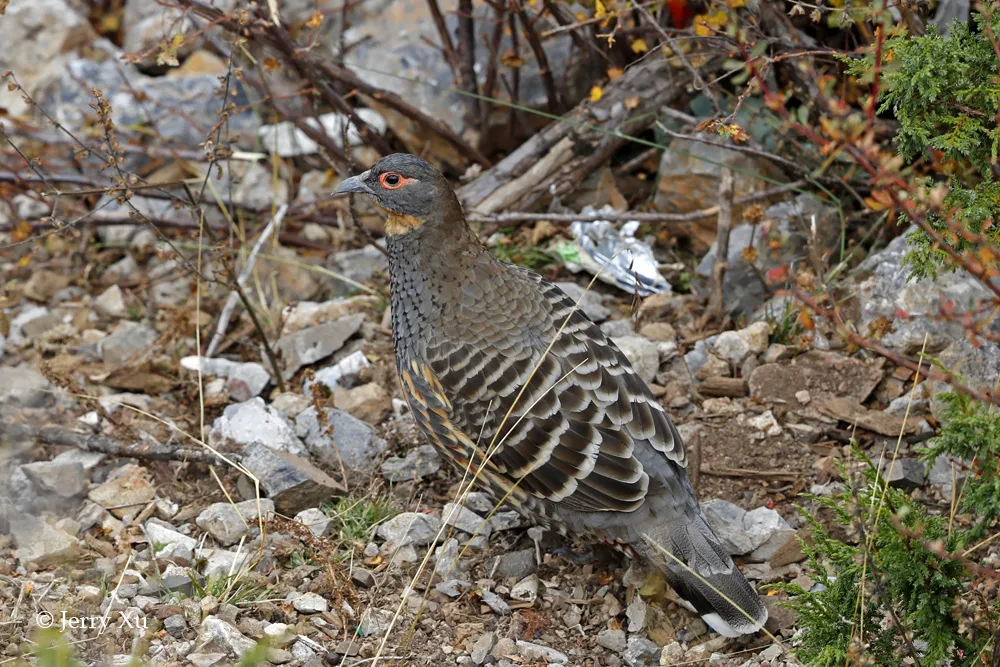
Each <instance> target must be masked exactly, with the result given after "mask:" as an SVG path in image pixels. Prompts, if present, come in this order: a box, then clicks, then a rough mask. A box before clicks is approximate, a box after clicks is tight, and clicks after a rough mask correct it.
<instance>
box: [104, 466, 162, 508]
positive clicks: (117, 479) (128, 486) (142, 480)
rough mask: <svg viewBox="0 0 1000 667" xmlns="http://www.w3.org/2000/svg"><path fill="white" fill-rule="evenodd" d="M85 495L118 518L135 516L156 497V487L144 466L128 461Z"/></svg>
mask: <svg viewBox="0 0 1000 667" xmlns="http://www.w3.org/2000/svg"><path fill="white" fill-rule="evenodd" d="M87 497H88V498H90V500H91V501H93V502H95V503H97V504H98V505H100V506H101V507H104V508H105V509H109V508H111V509H110V512H111V513H112V514H114V515H115V516H116V517H118V518H119V519H120V518H122V517H125V516H130V517H131V516H135V515H136V514H138V513H139V512H140V511H141V510H142V506H143V505H144V504H145V503H148V502H149V501H151V500H152V499H153V498H155V497H156V489H155V487H153V483H152V482H151V481H150V475H149V471H148V470H147V469H146V468H143V467H141V466H138V465H136V464H134V463H129V464H127V465H124V466H122V467H120V468H117V469H116V470H115V471H114V472H113V473H112V475H111V477H109V478H108V481H106V482H105V483H104V484H101V485H100V486H98V487H96V488H94V489H91V491H90V493H88V494H87Z"/></svg>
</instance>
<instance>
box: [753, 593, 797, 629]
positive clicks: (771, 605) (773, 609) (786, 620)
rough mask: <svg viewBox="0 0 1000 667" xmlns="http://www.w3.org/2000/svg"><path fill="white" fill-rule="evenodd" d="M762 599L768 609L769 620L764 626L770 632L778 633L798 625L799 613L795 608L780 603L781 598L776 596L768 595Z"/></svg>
mask: <svg viewBox="0 0 1000 667" xmlns="http://www.w3.org/2000/svg"><path fill="white" fill-rule="evenodd" d="M761 599H762V601H763V602H764V607H765V608H766V609H767V622H766V623H764V628H765V629H766V630H767V631H768V632H770V633H772V634H777V633H779V632H781V631H783V630H790V629H792V628H794V627H795V626H796V622H797V620H798V614H797V613H796V612H795V611H794V610H792V609H789V608H788V607H786V606H784V605H782V604H780V602H781V600H779V599H778V598H777V597H775V596H770V595H766V596H764V597H763V598H761Z"/></svg>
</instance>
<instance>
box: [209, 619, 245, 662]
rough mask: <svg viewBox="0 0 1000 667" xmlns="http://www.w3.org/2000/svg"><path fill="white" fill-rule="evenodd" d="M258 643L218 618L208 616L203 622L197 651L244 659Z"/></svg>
mask: <svg viewBox="0 0 1000 667" xmlns="http://www.w3.org/2000/svg"><path fill="white" fill-rule="evenodd" d="M255 645H256V643H255V642H254V641H253V640H252V639H248V638H247V637H244V636H243V635H242V634H241V633H240V631H239V630H237V629H236V628H235V627H233V626H232V625H230V624H229V623H227V622H226V621H224V620H222V619H221V618H219V617H218V616H208V617H206V618H205V620H204V621H202V622H201V629H200V630H199V631H198V644H197V647H196V649H195V650H197V651H200V652H202V653H205V652H209V653H225V654H227V655H231V656H235V657H237V658H242V657H243V656H244V655H246V654H247V653H249V652H250V651H251V650H253V648H254V646H255Z"/></svg>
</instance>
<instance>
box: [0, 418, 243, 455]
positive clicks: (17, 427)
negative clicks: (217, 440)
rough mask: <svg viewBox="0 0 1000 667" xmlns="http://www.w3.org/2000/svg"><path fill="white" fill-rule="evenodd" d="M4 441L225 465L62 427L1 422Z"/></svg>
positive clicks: (186, 451) (190, 451)
mask: <svg viewBox="0 0 1000 667" xmlns="http://www.w3.org/2000/svg"><path fill="white" fill-rule="evenodd" d="M0 438H2V439H9V440H34V441H36V442H40V443H44V444H46V445H54V446H58V447H76V448H77V449H82V450H83V451H85V452H97V453H100V454H110V455H111V456H124V457H128V458H133V459H146V460H150V461H181V462H188V461H190V462H195V463H209V464H214V465H218V464H224V463H225V461H223V460H222V459H221V458H219V457H218V456H216V455H215V454H213V453H212V452H210V451H208V450H202V449H194V448H192V447H179V446H176V445H165V444H160V443H138V442H135V443H127V442H122V441H121V440H115V439H113V438H109V437H107V436H105V435H101V434H97V433H79V432H77V431H71V430H69V429H67V428H62V427H61V426H41V427H39V426H32V425H30V424H11V423H7V424H5V423H2V422H0ZM226 457H227V458H228V459H230V460H232V461H235V462H237V463H238V462H239V461H240V458H241V457H240V456H239V455H238V454H226Z"/></svg>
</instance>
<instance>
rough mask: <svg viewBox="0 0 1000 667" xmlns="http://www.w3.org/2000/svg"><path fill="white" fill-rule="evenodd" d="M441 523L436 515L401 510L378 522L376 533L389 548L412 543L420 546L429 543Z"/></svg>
mask: <svg viewBox="0 0 1000 667" xmlns="http://www.w3.org/2000/svg"><path fill="white" fill-rule="evenodd" d="M440 525H441V523H440V521H439V520H438V518H437V517H435V516H433V515H430V514H423V513H420V512H403V513H402V514H398V515H396V516H394V517H393V518H391V519H389V520H388V521H386V522H384V523H381V524H379V527H378V528H377V529H376V534H377V535H378V536H379V537H381V538H382V539H383V540H385V542H386V546H387V547H390V548H396V547H402V546H406V545H413V546H417V547H422V546H425V545H427V544H430V543H431V542H432V541H433V540H434V536H435V535H437V532H438V528H439V527H440Z"/></svg>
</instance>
